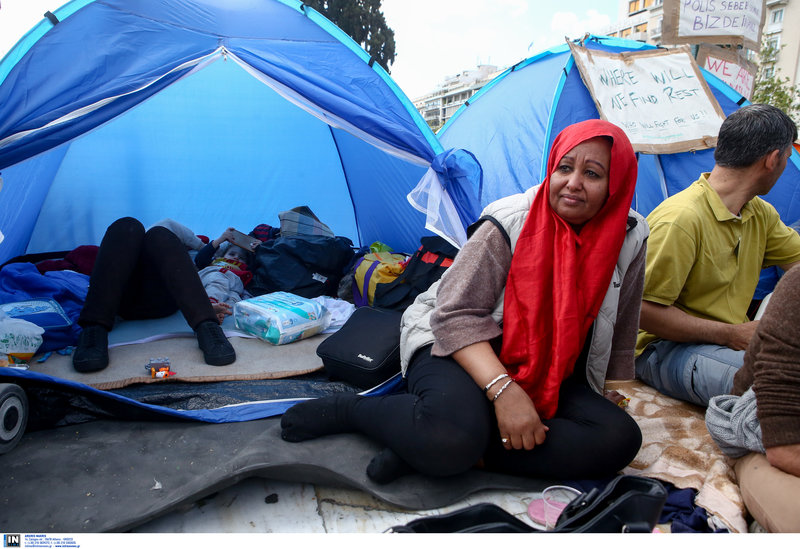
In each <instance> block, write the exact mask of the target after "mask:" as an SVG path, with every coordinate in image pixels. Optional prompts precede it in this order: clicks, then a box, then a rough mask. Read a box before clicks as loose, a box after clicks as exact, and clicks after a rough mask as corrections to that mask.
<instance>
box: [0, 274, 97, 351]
mask: <svg viewBox="0 0 800 549" xmlns="http://www.w3.org/2000/svg"><path fill="white" fill-rule="evenodd" d="M88 290H89V277H88V276H87V275H85V274H80V273H76V272H73V271H50V272H47V273H45V274H41V273H39V270H38V269H37V268H36V266H35V265H33V264H32V263H10V264H8V265H6V266H5V267H3V268H2V269H0V303H2V304H7V303H13V302H21V301H30V300H49V299H52V300H53V301H55V302H57V303H58V304H59V305H60V306H61V309H63V312H64V316H65V317H66V318H65V319H64V322H53V321H52V320H53V319H52V318H51V315H47V316H48V318H47V321H46V322H45V323H46V324H48V325H42V328H44V329H45V332H44V335H43V336H42V338H43V342H42V346H41V347H40V348H39V352H43V353H44V352H48V351H55V350H58V349H63V348H64V347H69V346H71V345H75V344H76V343H77V341H78V336H79V335H80V332H81V329H80V326H78V324H77V321H78V316H79V315H80V313H81V309H82V308H83V303H84V301H85V300H86V292H87V291H88ZM25 319H26V320H30V321H31V322H34V323H37V324H39V321H37V319H36V317H35V316H31V317H27V318H25ZM39 325H41V324H39Z"/></svg>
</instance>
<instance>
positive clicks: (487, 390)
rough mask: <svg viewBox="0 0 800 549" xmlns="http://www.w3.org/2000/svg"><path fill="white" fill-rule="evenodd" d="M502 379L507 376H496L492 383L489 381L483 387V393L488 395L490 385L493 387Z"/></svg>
mask: <svg viewBox="0 0 800 549" xmlns="http://www.w3.org/2000/svg"><path fill="white" fill-rule="evenodd" d="M504 377H508V374H500V375H499V376H497V377H496V378H494V379H493V380H492V381H490V382H489V383H487V384H486V387H484V388H483V392H484V393H488V392H489V389H491V388H492V385H494V384H495V383H497V382H498V381H500V380H501V379H503V378H504Z"/></svg>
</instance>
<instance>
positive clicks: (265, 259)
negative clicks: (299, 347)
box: [247, 235, 354, 298]
mask: <svg viewBox="0 0 800 549" xmlns="http://www.w3.org/2000/svg"><path fill="white" fill-rule="evenodd" d="M353 254H354V252H353V243H352V242H351V241H350V239H348V238H345V237H343V236H334V237H330V236H322V235H293V236H280V237H278V238H276V239H274V240H271V241H268V242H264V243H263V244H261V245H260V246H259V247H258V248H256V252H255V267H254V269H253V281H252V282H251V283H250V284H249V285H248V286H247V290H248V291H249V292H250V293H251V294H253V295H262V294H267V293H271V292H290V293H293V294H295V295H299V296H301V297H308V298H311V297H317V296H321V295H328V296H336V289H337V287H338V285H339V280H340V279H341V278H342V276H343V275H344V272H345V269H346V267H347V265H348V264H349V263H350V261H351V260H352V259H353Z"/></svg>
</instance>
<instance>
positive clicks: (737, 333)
mask: <svg viewBox="0 0 800 549" xmlns="http://www.w3.org/2000/svg"><path fill="white" fill-rule="evenodd" d="M757 327H758V320H752V321H750V322H745V323H744V324H729V328H728V330H729V332H730V333H729V336H728V341H727V342H726V343H725V346H726V347H730V348H731V349H733V350H734V351H746V350H747V346H748V345H750V340H751V339H752V338H753V334H754V333H755V331H756V328H757Z"/></svg>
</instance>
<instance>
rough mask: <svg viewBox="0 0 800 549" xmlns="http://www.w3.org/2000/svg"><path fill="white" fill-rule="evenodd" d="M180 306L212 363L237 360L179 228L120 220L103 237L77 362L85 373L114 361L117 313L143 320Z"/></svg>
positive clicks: (81, 320) (84, 312)
mask: <svg viewBox="0 0 800 549" xmlns="http://www.w3.org/2000/svg"><path fill="white" fill-rule="evenodd" d="M177 310H180V311H181V313H183V316H184V318H185V319H186V322H188V324H189V326H191V328H192V329H193V330H194V331H195V334H196V335H197V343H198V345H199V346H200V349H201V350H202V351H203V357H204V359H205V361H206V363H207V364H211V365H213V366H224V365H226V364H230V363H232V362H233V361H235V360H236V352H235V350H234V349H233V346H232V345H231V344H230V342H229V341H228V340H227V338H226V337H225V334H224V332H223V331H222V328H221V327H220V325H219V322H218V319H217V315H216V313H215V312H214V309H213V308H212V306H211V302H210V301H209V299H208V296H207V295H206V292H205V290H204V289H203V285H202V284H201V282H200V277H199V276H198V274H197V269H196V268H195V266H194V264H193V263H192V260H191V258H190V257H189V255H188V254H187V253H186V250H185V248H184V245H183V244H182V243H181V241H180V240H179V239H178V237H177V236H175V233H173V232H172V231H170V230H169V229H167V228H165V227H161V226H155V227H151V228H150V229H148V230H147V231H145V229H144V226H142V224H141V223H140V222H139V221H138V220H136V219H133V218H131V217H125V218H122V219H118V220H117V221H115V222H114V223H112V224H111V225H110V226H109V227H108V229H107V230H106V233H105V235H104V236H103V240H102V242H101V243H100V250H99V251H98V253H97V260H96V261H95V264H94V269H93V270H92V274H91V277H90V278H89V292H88V294H87V295H86V302H85V303H84V306H83V309H82V310H81V314H80V316H79V318H78V324H79V325H80V326H81V328H82V331H81V335H80V338H79V339H78V345H77V347H76V349H75V353H74V354H73V357H72V364H73V366H74V367H75V369H76V370H77V371H79V372H94V371H98V370H102V369H103V368H105V367H106V366H108V332H109V331H110V330H111V329H112V328H113V327H114V320H115V318H116V316H117V315H119V316H120V317H122V318H124V319H127V320H140V319H149V318H161V317H165V316H169V315H171V314H173V313H174V312H175V311H177Z"/></svg>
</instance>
